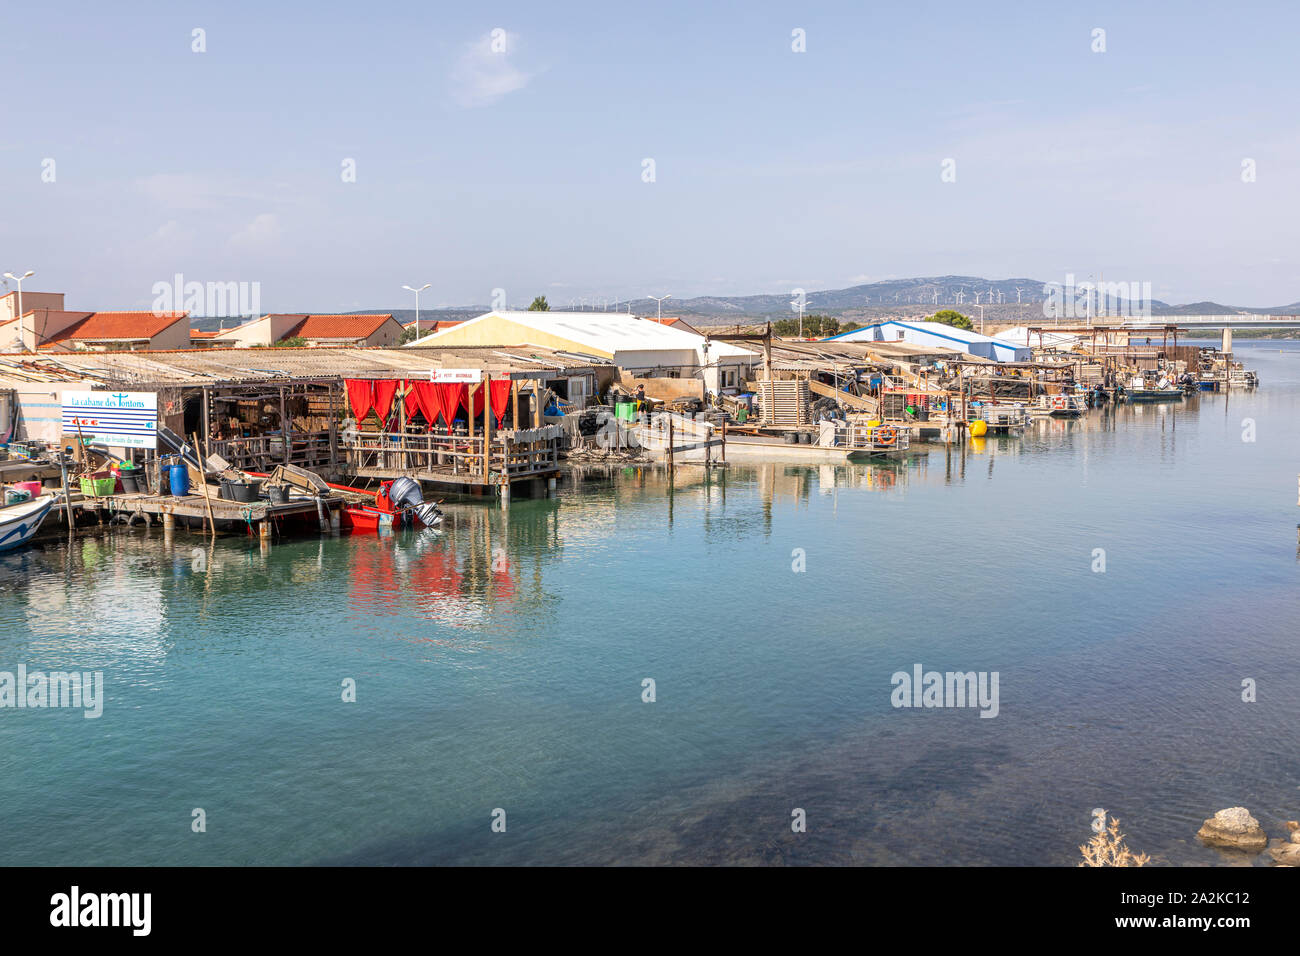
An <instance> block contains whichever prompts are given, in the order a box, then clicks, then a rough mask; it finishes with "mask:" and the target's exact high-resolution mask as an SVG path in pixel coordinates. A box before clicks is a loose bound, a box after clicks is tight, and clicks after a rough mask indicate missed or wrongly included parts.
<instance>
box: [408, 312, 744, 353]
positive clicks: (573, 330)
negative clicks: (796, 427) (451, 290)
mask: <svg viewBox="0 0 1300 956" xmlns="http://www.w3.org/2000/svg"><path fill="white" fill-rule="evenodd" d="M492 316H497V317H499V318H502V319H505V320H506V321H508V322H514V323H516V324H518V325H521V326H524V327H526V328H530V329H536V330H537V331H538V332H544V333H546V334H548V335H555V336H559V337H560V338H564V339H569V340H570V341H573V342H577V343H580V344H582V345H586V346H588V347H589V348H594V349H598V350H599V351H601V352H605V353H607V354H610V355H612V354H614V353H616V352H655V351H676V350H688V349H689V350H691V351H693V352H699V351H700V349H701V348H703V345H704V336H702V335H696V334H695V333H694V332H688V331H686V330H685V329H681V328H674V327H672V326H668V325H664V324H662V323H660V322H656V321H654V320H653V319H643V318H639V317H638V316H635V315H628V314H627V313H626V312H525V311H516V310H505V309H500V310H497V311H495V312H487V313H485V314H483V315H480V316H479V317H478V318H475V319H470V320H469V321H467V322H462V323H461V324H460V325H454V326H452V327H451V328H448V329H443V330H441V331H439V332H434V333H433V334H432V335H426V336H424V337H423V338H421V339H418V340H417V341H415V342H411V343H409V345H408V346H407V347H408V348H410V347H411V346H417V347H419V346H424V345H426V344H427V345H436V344H437V342H438V339H439V338H441V337H443V336H450V335H452V334H454V333H456V332H457V331H461V330H464V329H466V328H467V327H469V326H471V325H473V324H474V323H476V322H483V321H485V320H486V319H488V318H491V317H492ZM501 344H509V343H501ZM753 355H754V353H753V352H751V351H750V350H748V349H742V348H738V347H736V346H734V345H730V344H728V343H726V342H711V343H709V357H710V359H717V358H721V357H723V356H744V357H746V358H750V357H753Z"/></svg>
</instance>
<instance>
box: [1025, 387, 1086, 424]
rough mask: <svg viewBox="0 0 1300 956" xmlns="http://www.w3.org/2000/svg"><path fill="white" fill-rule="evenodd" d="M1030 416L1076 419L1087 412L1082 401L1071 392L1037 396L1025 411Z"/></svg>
mask: <svg viewBox="0 0 1300 956" xmlns="http://www.w3.org/2000/svg"><path fill="white" fill-rule="evenodd" d="M1026 411H1028V413H1029V414H1030V415H1050V416H1052V417H1053V418H1078V417H1079V416H1080V415H1083V414H1085V413H1086V412H1087V411H1088V406H1087V405H1085V404H1084V403H1083V400H1082V399H1081V398H1079V396H1078V395H1075V394H1073V393H1071V392H1061V393H1060V394H1058V395H1039V396H1038V398H1037V399H1035V400H1034V403H1033V404H1032V405H1030V406H1029V407H1028V409H1026Z"/></svg>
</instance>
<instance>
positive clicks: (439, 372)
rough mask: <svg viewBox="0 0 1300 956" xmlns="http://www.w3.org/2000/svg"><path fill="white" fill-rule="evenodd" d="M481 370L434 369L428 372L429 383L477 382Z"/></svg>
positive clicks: (481, 372) (479, 379) (481, 378)
mask: <svg viewBox="0 0 1300 956" xmlns="http://www.w3.org/2000/svg"><path fill="white" fill-rule="evenodd" d="M482 380H483V370H482V369H478V368H435V369H430V370H429V381H431V382H479V381H482Z"/></svg>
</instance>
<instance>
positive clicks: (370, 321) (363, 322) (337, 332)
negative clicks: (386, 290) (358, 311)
mask: <svg viewBox="0 0 1300 956" xmlns="http://www.w3.org/2000/svg"><path fill="white" fill-rule="evenodd" d="M392 318H393V313H391V312H376V313H373V314H368V315H307V316H304V317H303V319H302V321H301V322H299V323H298V324H297V325H295V326H294V327H293V328H291V329H290V330H289V331H288V332H286V333H284V336H283V338H282V341H283V339H291V338H294V337H296V336H302V337H303V338H304V339H364V338H369V337H370V336H371V335H374V334H375V333H376V332H377V331H379V329H380V327H381V326H382V325H383V324H384V323H385V322H388V321H390V320H391V319H392Z"/></svg>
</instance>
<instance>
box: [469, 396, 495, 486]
mask: <svg viewBox="0 0 1300 956" xmlns="http://www.w3.org/2000/svg"><path fill="white" fill-rule="evenodd" d="M490 381H491V379H490V378H488V376H486V375H484V376H483V484H485V485H486V484H488V482H489V481H490V479H491V477H492V389H490V388H489V387H488V383H489V382H490ZM471 407H473V406H471Z"/></svg>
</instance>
